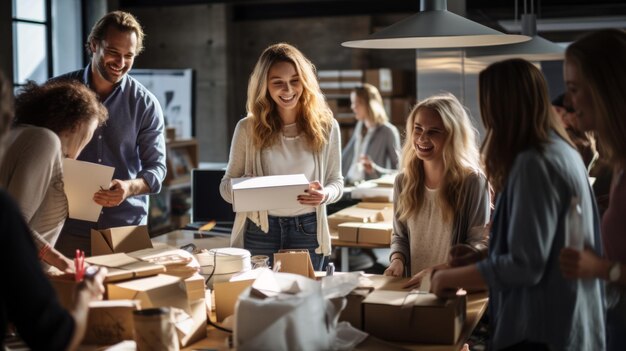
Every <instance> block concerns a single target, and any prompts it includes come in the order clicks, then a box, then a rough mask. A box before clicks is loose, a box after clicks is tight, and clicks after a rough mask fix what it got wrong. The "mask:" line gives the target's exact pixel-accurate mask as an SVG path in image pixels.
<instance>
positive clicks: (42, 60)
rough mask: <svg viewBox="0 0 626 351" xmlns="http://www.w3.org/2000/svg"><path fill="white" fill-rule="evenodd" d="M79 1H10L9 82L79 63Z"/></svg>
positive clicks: (70, 68) (49, 74)
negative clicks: (11, 26)
mask: <svg viewBox="0 0 626 351" xmlns="http://www.w3.org/2000/svg"><path fill="white" fill-rule="evenodd" d="M80 14H81V0H12V18H13V72H14V73H13V85H14V86H15V87H16V88H19V87H20V86H22V85H24V84H25V83H26V81H27V80H34V81H35V82H37V83H43V82H45V81H46V80H47V79H48V78H50V77H53V76H57V75H59V74H63V73H67V72H70V71H74V70H77V69H79V68H81V67H82V66H83V56H82V52H83V43H82V42H83V39H82V29H81V28H82V21H81V16H80Z"/></svg>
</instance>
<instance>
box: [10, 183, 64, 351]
mask: <svg viewBox="0 0 626 351" xmlns="http://www.w3.org/2000/svg"><path fill="white" fill-rule="evenodd" d="M0 250H2V251H1V252H0V270H1V273H0V274H1V276H2V279H3V280H4V282H3V283H2V287H1V288H0V297H1V300H0V332H1V333H2V335H1V336H0V348H4V336H5V331H6V329H7V324H8V323H13V324H14V325H15V327H16V328H17V331H18V333H19V335H20V337H21V338H22V339H23V340H24V341H25V342H26V344H27V345H28V346H29V347H30V348H31V349H33V350H65V349H66V348H67V346H68V345H69V343H70V339H71V337H72V334H73V331H74V319H73V318H72V316H71V315H70V314H69V312H68V311H66V310H65V309H63V307H61V305H60V304H59V301H58V300H57V296H56V293H55V290H54V289H53V287H52V285H51V283H50V281H49V280H48V278H47V277H46V276H45V274H44V272H43V269H42V267H41V264H40V263H39V259H38V257H37V250H36V248H35V243H34V242H33V239H32V236H31V234H30V230H29V229H28V226H27V224H26V223H25V222H24V219H23V217H22V214H21V212H20V210H19V208H18V207H17V205H16V204H15V202H13V200H12V199H11V198H10V197H9V195H7V193H6V192H5V191H4V190H2V189H0Z"/></svg>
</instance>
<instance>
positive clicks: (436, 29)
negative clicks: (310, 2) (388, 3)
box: [341, 0, 530, 49]
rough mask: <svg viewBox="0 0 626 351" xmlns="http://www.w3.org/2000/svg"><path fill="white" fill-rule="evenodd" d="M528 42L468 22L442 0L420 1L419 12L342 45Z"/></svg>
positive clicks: (421, 46)
mask: <svg viewBox="0 0 626 351" xmlns="http://www.w3.org/2000/svg"><path fill="white" fill-rule="evenodd" d="M527 40H530V38H529V37H527V36H525V35H509V34H504V33H502V32H498V31H497V30H494V29H491V28H489V27H485V26H483V25H482V24H478V23H476V22H473V21H470V20H468V19H467V18H465V17H462V16H459V15H456V14H454V13H452V12H449V11H448V10H447V3H446V0H420V12H418V13H416V14H414V15H412V16H411V17H408V18H406V19H404V20H402V21H400V22H398V23H395V24H392V25H391V26H389V27H387V28H385V29H383V30H381V31H378V32H376V33H374V34H372V35H370V36H369V37H368V38H367V39H363V40H352V41H346V42H344V43H342V44H341V45H342V46H345V47H349V48H361V49H434V48H454V47H458V48H462V47H472V46H485V45H504V44H513V43H520V42H523V41H527Z"/></svg>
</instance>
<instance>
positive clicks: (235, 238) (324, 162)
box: [220, 117, 343, 256]
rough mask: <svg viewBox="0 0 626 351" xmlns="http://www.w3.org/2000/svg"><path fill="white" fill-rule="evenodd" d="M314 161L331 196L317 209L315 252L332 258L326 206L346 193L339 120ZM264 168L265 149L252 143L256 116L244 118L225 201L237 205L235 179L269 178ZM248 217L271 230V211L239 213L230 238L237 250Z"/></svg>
mask: <svg viewBox="0 0 626 351" xmlns="http://www.w3.org/2000/svg"><path fill="white" fill-rule="evenodd" d="M313 158H314V160H315V174H316V176H317V179H316V180H318V181H319V182H320V183H321V184H322V186H323V187H324V189H325V190H326V192H327V194H328V197H327V198H326V201H325V203H324V204H322V205H320V206H317V208H316V214H317V242H318V244H319V246H318V247H317V248H316V249H315V252H316V253H318V254H323V255H324V256H328V255H330V250H331V244H330V230H329V228H328V219H327V216H326V205H325V204H326V203H333V202H335V201H337V200H339V199H340V198H341V195H342V193H343V176H342V175H341V139H340V136H339V124H338V123H337V121H333V126H332V130H331V132H330V135H329V141H328V143H327V144H326V145H324V147H323V148H322V150H321V151H319V152H316V153H315V155H314V157H313ZM263 169H264V168H263V164H262V157H261V150H260V149H257V148H256V147H255V146H254V143H253V141H252V117H246V118H243V119H242V120H240V121H239V122H238V123H237V126H236V127H235V133H234V134H233V140H232V143H231V146H230V156H229V160H228V166H227V167H226V173H225V174H224V177H223V178H222V182H221V184H220V194H221V195H222V197H223V198H224V200H226V201H227V202H229V203H232V202H233V196H232V187H231V184H230V180H231V179H232V178H239V177H242V176H244V175H252V176H255V177H258V176H263V175H265V174H264V173H263ZM246 218H249V219H250V220H251V221H253V222H254V223H255V224H256V225H258V226H260V227H261V229H262V230H263V231H264V232H267V231H268V230H269V222H268V218H267V211H255V212H238V213H237V214H236V215H235V223H234V224H233V231H232V234H231V237H230V243H231V245H232V246H234V247H243V234H244V232H245V223H246Z"/></svg>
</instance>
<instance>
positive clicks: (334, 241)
mask: <svg viewBox="0 0 626 351" xmlns="http://www.w3.org/2000/svg"><path fill="white" fill-rule="evenodd" d="M330 238H331V245H332V247H338V248H340V250H341V267H340V271H341V272H348V271H350V265H349V262H348V261H349V259H350V252H349V251H350V250H349V249H350V248H351V247H354V248H359V249H380V248H382V249H388V248H389V244H369V243H355V242H354V241H343V240H339V238H338V237H337V234H336V233H331V234H330Z"/></svg>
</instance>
